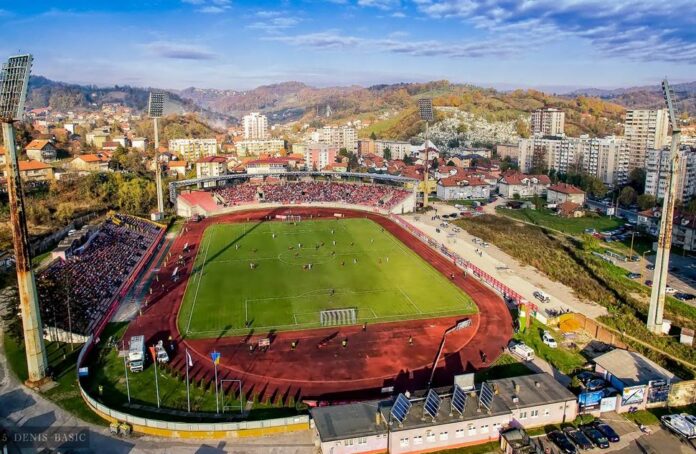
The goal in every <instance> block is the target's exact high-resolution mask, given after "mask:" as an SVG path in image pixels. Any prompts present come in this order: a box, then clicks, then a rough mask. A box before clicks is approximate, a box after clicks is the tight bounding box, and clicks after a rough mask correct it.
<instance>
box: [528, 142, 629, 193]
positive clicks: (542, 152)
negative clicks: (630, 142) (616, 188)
mask: <svg viewBox="0 0 696 454" xmlns="http://www.w3.org/2000/svg"><path fill="white" fill-rule="evenodd" d="M518 145H519V146H518V148H519V155H518V164H519V166H520V170H521V171H522V172H524V173H533V172H535V173H545V172H547V171H549V170H551V169H553V170H556V172H558V173H581V172H584V173H587V174H590V175H593V176H595V177H597V178H599V179H600V180H602V182H604V183H605V184H607V185H610V186H613V185H617V184H622V183H623V182H625V181H626V179H627V177H628V155H627V148H626V145H625V142H624V140H623V139H622V138H621V137H614V136H610V137H604V138H594V137H589V136H581V137H561V136H558V137H542V136H534V137H531V138H529V139H521V140H520V142H519V144H518Z"/></svg>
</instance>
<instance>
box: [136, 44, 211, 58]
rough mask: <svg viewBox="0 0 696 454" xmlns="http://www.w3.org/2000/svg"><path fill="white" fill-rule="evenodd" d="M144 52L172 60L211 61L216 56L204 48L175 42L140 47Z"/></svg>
mask: <svg viewBox="0 0 696 454" xmlns="http://www.w3.org/2000/svg"><path fill="white" fill-rule="evenodd" d="M141 47H142V48H143V49H145V51H146V52H147V53H148V54H149V55H151V56H155V57H160V58H169V59H174V60H213V59H215V58H217V55H216V54H215V53H214V52H212V51H211V50H210V49H208V48H207V47H205V46H201V45H197V44H191V43H185V42H177V41H153V42H151V43H147V44H143V45H141Z"/></svg>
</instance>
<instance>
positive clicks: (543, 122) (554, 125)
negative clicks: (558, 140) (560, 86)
mask: <svg viewBox="0 0 696 454" xmlns="http://www.w3.org/2000/svg"><path fill="white" fill-rule="evenodd" d="M530 129H531V131H532V134H535V135H536V134H539V135H542V136H562V135H563V134H564V129H565V112H563V111H562V110H558V109H553V108H546V109H537V110H535V111H534V112H532V118H531V125H530Z"/></svg>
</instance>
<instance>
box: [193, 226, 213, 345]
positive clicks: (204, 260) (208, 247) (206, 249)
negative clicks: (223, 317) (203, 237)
mask: <svg viewBox="0 0 696 454" xmlns="http://www.w3.org/2000/svg"><path fill="white" fill-rule="evenodd" d="M214 237H215V231H214V230H213V232H212V235H210V239H209V240H208V246H207V247H206V248H205V256H203V263H202V264H201V269H200V270H199V271H198V284H197V285H196V293H194V295H193V303H192V304H191V312H189V319H188V324H187V325H186V333H189V332H190V329H191V318H192V317H193V310H194V308H195V307H196V301H198V290H199V289H200V288H201V281H202V280H203V270H204V269H205V263H206V261H207V260H208V251H209V250H210V243H212V242H213V238H214Z"/></svg>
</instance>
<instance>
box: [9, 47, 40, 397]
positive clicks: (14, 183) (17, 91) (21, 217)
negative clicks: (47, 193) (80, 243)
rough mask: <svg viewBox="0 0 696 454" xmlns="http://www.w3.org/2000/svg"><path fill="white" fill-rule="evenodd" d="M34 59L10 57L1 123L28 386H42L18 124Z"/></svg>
mask: <svg viewBox="0 0 696 454" xmlns="http://www.w3.org/2000/svg"><path fill="white" fill-rule="evenodd" d="M32 62H33V57H32V56H31V55H29V54H25V55H17V56H14V57H10V58H9V59H8V60H7V63H5V64H4V65H3V66H2V72H1V73H0V78H1V79H2V81H1V82H0V121H2V135H3V139H4V141H5V151H6V163H5V176H6V180H7V197H8V205H9V209H10V228H11V230H12V242H13V245H14V250H15V268H16V270H17V290H18V293H19V302H20V310H21V316H22V327H23V329H24V345H25V349H26V356H27V371H28V379H27V384H28V385H29V386H31V387H34V388H36V387H39V386H41V385H42V384H43V382H45V380H46V369H47V368H48V358H47V357H46V346H45V344H44V340H43V327H42V323H41V310H40V308H39V295H38V292H37V290H36V281H35V279H34V271H33V270H32V267H31V249H30V246H29V230H28V228H27V219H26V208H25V206H24V194H23V190H22V180H21V176H20V173H19V162H18V156H17V155H18V153H17V147H16V144H15V128H14V122H15V121H18V120H21V119H22V118H23V117H24V101H25V99H26V96H27V86H28V85H29V73H30V72H31V65H32Z"/></svg>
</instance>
